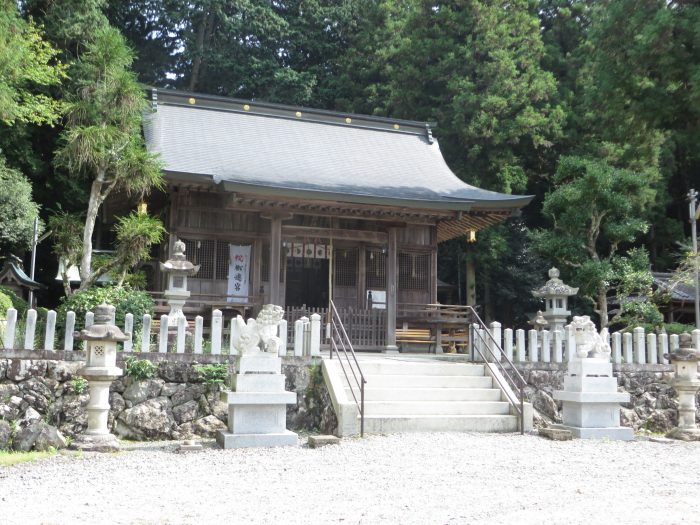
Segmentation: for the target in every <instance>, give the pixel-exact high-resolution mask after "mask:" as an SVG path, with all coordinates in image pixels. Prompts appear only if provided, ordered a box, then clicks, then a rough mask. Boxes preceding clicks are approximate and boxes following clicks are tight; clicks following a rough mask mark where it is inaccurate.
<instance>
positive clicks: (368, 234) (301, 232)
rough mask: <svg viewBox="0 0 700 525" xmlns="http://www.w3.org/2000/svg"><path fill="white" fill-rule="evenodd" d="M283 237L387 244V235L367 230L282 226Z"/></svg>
mask: <svg viewBox="0 0 700 525" xmlns="http://www.w3.org/2000/svg"><path fill="white" fill-rule="evenodd" d="M282 235H284V236H285V237H321V238H326V239H328V238H331V237H333V239H334V240H340V241H361V242H372V243H379V244H381V243H385V242H386V241H387V238H388V236H387V234H386V233H384V232H374V231H366V230H341V229H336V228H316V227H312V226H291V225H283V226H282Z"/></svg>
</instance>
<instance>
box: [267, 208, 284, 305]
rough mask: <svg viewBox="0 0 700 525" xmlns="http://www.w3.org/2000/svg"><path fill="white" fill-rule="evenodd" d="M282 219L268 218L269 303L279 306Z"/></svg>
mask: <svg viewBox="0 0 700 525" xmlns="http://www.w3.org/2000/svg"><path fill="white" fill-rule="evenodd" d="M281 250H282V218H281V217H270V303H272V304H276V305H279V306H283V305H280V299H281V294H280V259H281V257H280V256H281Z"/></svg>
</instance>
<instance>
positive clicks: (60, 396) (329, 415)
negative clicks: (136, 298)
mask: <svg viewBox="0 0 700 525" xmlns="http://www.w3.org/2000/svg"><path fill="white" fill-rule="evenodd" d="M43 354H45V353H42V354H41V355H39V356H38V355H37V352H36V351H22V350H15V351H12V352H11V353H10V352H8V351H4V352H3V353H2V354H0V356H1V357H0V449H3V448H9V445H10V444H12V446H13V447H14V448H15V449H21V450H31V449H32V448H47V447H48V446H61V445H62V443H61V440H59V439H54V440H53V441H52V442H51V440H48V439H44V438H42V437H41V436H44V435H46V434H47V433H49V434H50V433H51V432H55V429H57V430H58V431H59V432H60V434H62V435H64V436H67V437H69V438H70V437H74V436H76V435H78V434H80V433H81V432H83V431H84V430H85V429H86V428H87V413H86V410H85V407H86V406H87V402H88V392H87V389H86V390H85V391H80V384H79V382H78V381H76V380H75V379H76V378H77V377H79V370H80V369H81V368H82V367H83V366H84V365H85V361H84V359H85V355H84V353H83V352H53V353H48V354H47V355H43ZM35 357H41V359H36V358H35ZM46 357H54V359H46ZM121 357H122V356H120V358H121ZM135 357H137V358H139V359H146V358H147V359H149V360H151V361H152V362H154V363H156V364H157V374H156V377H154V378H153V379H145V380H141V381H137V380H134V379H133V378H131V377H128V376H125V377H122V378H119V379H117V380H116V381H115V382H114V383H113V384H112V388H111V390H110V405H111V410H110V412H109V426H110V428H111V429H112V432H114V434H115V435H117V436H118V437H121V438H128V439H138V440H149V439H184V438H187V437H190V436H201V437H213V436H214V435H215V434H216V432H217V431H218V430H220V429H224V428H225V427H226V420H227V413H228V409H227V406H226V404H225V403H223V402H221V401H220V399H219V398H220V391H221V390H222V388H223V387H222V386H221V385H220V384H216V383H215V384H206V383H204V382H203V378H202V376H201V374H200V373H199V372H198V371H197V369H196V367H195V365H196V364H197V363H195V362H193V361H192V358H193V357H194V356H191V355H188V354H181V355H173V354H166V355H163V354H136V355H135ZM57 358H58V359H57ZM196 358H197V361H198V362H199V364H202V363H226V364H228V365H229V369H230V371H231V369H232V368H233V366H232V363H233V359H234V358H232V357H229V356H212V355H197V356H196ZM316 361H319V360H316ZM316 361H315V360H313V358H309V357H287V358H283V365H282V369H283V370H282V371H283V373H284V374H285V376H286V389H287V390H289V391H293V392H296V393H297V405H290V406H289V407H288V409H287V426H288V428H290V429H292V430H296V431H299V430H319V431H322V432H327V433H333V432H334V431H335V429H336V427H337V420H336V418H335V413H334V412H333V407H332V405H331V403H330V397H329V394H328V391H327V389H326V386H325V384H324V383H323V380H322V378H321V376H320V361H319V362H316ZM117 365H118V366H120V367H122V368H124V366H123V361H122V360H121V359H118V362H117ZM229 373H230V372H229ZM319 378H320V379H319ZM60 434H59V435H60ZM37 440H39V442H38V443H36V441H37Z"/></svg>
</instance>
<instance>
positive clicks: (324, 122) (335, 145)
mask: <svg viewBox="0 0 700 525" xmlns="http://www.w3.org/2000/svg"><path fill="white" fill-rule="evenodd" d="M187 96H190V95H189V94H178V93H174V92H163V91H160V92H158V103H157V106H156V107H155V111H154V112H153V113H151V114H150V116H149V118H147V121H146V123H145V125H144V131H145V136H146V142H147V144H148V148H149V149H150V150H151V151H153V152H156V153H158V154H160V157H161V160H162V161H163V162H164V164H165V171H166V172H167V173H168V174H169V175H170V176H171V177H174V176H175V177H176V176H182V177H187V178H192V177H194V178H198V179H199V178H211V179H213V181H214V182H217V183H219V182H221V183H224V187H225V188H227V189H229V190H232V191H246V190H247V191H252V192H254V191H255V190H266V191H267V192H268V193H271V192H272V193H277V194H286V195H301V196H304V195H307V196H313V198H321V199H323V198H324V196H327V198H328V199H329V200H337V199H338V196H339V195H342V196H344V197H346V198H347V200H351V201H354V202H368V203H371V202H375V203H376V202H377V201H378V200H379V201H382V202H386V203H391V204H401V205H405V206H411V207H425V208H433V207H439V208H443V209H453V210H469V209H475V208H490V209H494V208H500V209H504V208H505V209H509V208H512V209H517V208H520V207H522V206H524V205H525V204H527V203H528V202H529V201H530V197H523V196H514V195H506V194H501V193H496V192H491V191H486V190H482V189H479V188H476V187H474V186H470V185H468V184H465V183H464V182H462V181H461V180H460V179H459V178H457V176H456V175H455V174H454V173H452V171H450V169H449V167H448V166H447V164H446V163H445V161H444V159H443V157H442V154H441V152H440V148H439V147H438V144H437V141H434V140H432V139H431V138H430V137H429V133H427V132H426V126H425V124H423V123H408V122H407V123H405V124H406V125H404V123H402V124H401V126H400V130H398V131H397V130H396V129H393V127H395V126H398V125H397V124H395V125H394V126H393V127H392V126H390V122H389V121H385V120H381V119H373V118H372V117H365V118H363V117H358V118H356V117H355V116H353V118H352V124H346V123H345V120H344V118H342V119H341V117H345V116H344V115H340V114H335V115H334V114H330V113H328V112H320V111H319V112H315V113H314V110H303V112H302V113H301V115H302V116H301V117H297V116H296V114H295V113H294V112H292V110H291V108H286V109H290V111H289V112H287V113H286V114H285V112H284V111H283V110H284V109H285V107H284V106H273V105H267V106H266V107H263V105H260V106H259V107H261V109H260V110H259V111H256V110H257V109H258V106H257V105H256V104H257V103H255V102H249V103H248V104H249V106H247V108H248V111H245V110H243V109H242V108H243V106H242V105H241V104H243V102H244V101H235V100H231V99H228V100H230V103H229V101H228V100H227V101H226V104H230V105H229V106H228V107H227V105H226V104H224V103H222V102H221V100H222V99H219V98H216V97H214V98H213V102H212V103H211V104H207V98H206V97H202V96H197V99H196V104H194V105H192V104H188V99H187V98H185V97H187ZM190 100H192V101H193V100H195V99H194V98H192V99H190ZM215 103H218V105H217V104H215ZM396 122H401V121H396Z"/></svg>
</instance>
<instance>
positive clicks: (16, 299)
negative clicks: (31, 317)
mask: <svg viewBox="0 0 700 525" xmlns="http://www.w3.org/2000/svg"><path fill="white" fill-rule="evenodd" d="M0 293H2V294H3V295H5V296H6V297H9V298H10V301H11V302H12V308H14V309H15V310H17V318H18V319H20V318H22V317H24V314H26V313H27V310H29V304H27V301H25V300H24V299H22V298H21V297H20V296H19V295H17V294H16V293H15V292H14V291H12V290H10V289H9V288H7V287H5V286H0Z"/></svg>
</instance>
